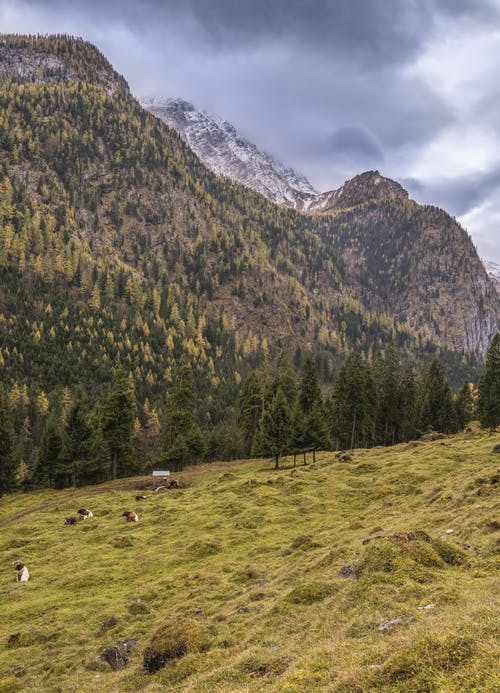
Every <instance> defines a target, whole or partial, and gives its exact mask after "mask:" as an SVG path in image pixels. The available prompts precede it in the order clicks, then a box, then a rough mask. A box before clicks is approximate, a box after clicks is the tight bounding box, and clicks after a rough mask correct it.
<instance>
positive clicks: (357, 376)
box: [330, 355, 376, 449]
mask: <svg viewBox="0 0 500 693" xmlns="http://www.w3.org/2000/svg"><path fill="white" fill-rule="evenodd" d="M375 403H376V392H375V382H374V380H373V376H372V373H371V370H370V368H369V367H368V366H367V365H366V363H365V362H364V361H363V360H362V359H361V357H360V356H359V355H355V356H349V357H348V358H347V359H346V360H345V361H344V362H343V364H342V366H341V367H340V370H339V373H338V375H337V378H336V380H335V383H334V386H333V392H332V400H331V413H330V416H331V433H332V438H333V440H334V441H335V443H336V445H337V447H339V448H341V449H347V448H356V447H363V446H368V445H372V444H373V442H374V436H375V432H374V428H375Z"/></svg>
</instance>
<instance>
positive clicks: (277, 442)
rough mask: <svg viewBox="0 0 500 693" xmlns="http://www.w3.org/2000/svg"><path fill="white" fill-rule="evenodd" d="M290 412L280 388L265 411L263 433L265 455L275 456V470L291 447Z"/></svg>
mask: <svg viewBox="0 0 500 693" xmlns="http://www.w3.org/2000/svg"><path fill="white" fill-rule="evenodd" d="M290 428H291V427H290V412H289V409H288V404H287V401H286V397H285V395H284V394H283V390H282V389H281V388H278V391H277V392H276V394H275V396H274V398H273V401H272V402H271V406H270V407H269V408H268V409H266V410H265V411H264V415H263V418H262V433H263V436H262V438H263V446H264V450H263V452H264V454H268V455H273V456H274V459H275V468H276V469H278V467H279V462H280V458H281V456H282V455H283V453H284V452H286V451H287V450H288V448H289V446H290V434H291V430H290Z"/></svg>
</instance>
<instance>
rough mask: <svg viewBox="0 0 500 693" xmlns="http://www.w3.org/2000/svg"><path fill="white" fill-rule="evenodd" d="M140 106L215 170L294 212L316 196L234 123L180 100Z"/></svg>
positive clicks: (152, 99)
mask: <svg viewBox="0 0 500 693" xmlns="http://www.w3.org/2000/svg"><path fill="white" fill-rule="evenodd" d="M141 104H142V105H143V106H144V108H147V109H148V110H149V111H150V112H151V113H153V114H154V115H155V116H157V117H158V118H160V119H161V120H163V122H164V123H167V125H170V126H171V127H173V128H174V129H175V130H177V132H178V133H179V134H180V136H181V137H182V139H183V140H184V141H185V142H186V143H187V144H188V145H189V147H190V148H191V149H192V150H193V151H194V152H195V154H196V155H197V156H199V157H200V159H201V160H202V161H203V163H204V164H206V165H207V166H208V167H209V168H210V169H212V171H214V172H215V173H217V174H219V175H223V176H227V177H228V178H230V179H231V180H234V181H237V182H238V183H241V184H242V185H245V186H247V187H248V188H251V189H252V190H256V191H257V192H259V193H261V195H264V197H267V199H268V200H271V201H272V202H276V203H278V204H284V205H287V206H288V207H293V208H295V209H303V208H306V207H307V206H308V205H309V203H310V202H311V201H312V200H314V199H315V198H316V196H317V194H318V193H317V191H316V190H314V188H313V187H312V185H311V184H310V183H309V181H308V180H307V179H306V178H305V177H304V176H301V175H299V174H297V173H296V172H295V171H293V170H292V169H290V168H286V167H285V166H283V164H281V163H279V162H278V161H276V160H275V159H273V158H272V157H270V156H269V155H268V154H265V153H264V152H261V151H260V150H259V149H257V147H256V146H255V145H254V144H252V143H251V142H249V141H248V140H247V139H245V138H244V137H243V136H242V135H240V134H239V133H238V132H237V131H236V129H235V128H234V126H233V125H231V123H228V122H227V121H226V120H220V119H218V118H215V117H213V116H211V115H209V114H208V113H205V112H204V111H198V110H196V109H195V107H194V106H193V105H192V104H190V103H188V102H187V101H184V100H183V99H178V98H166V99H163V98H158V97H150V98H142V99H141Z"/></svg>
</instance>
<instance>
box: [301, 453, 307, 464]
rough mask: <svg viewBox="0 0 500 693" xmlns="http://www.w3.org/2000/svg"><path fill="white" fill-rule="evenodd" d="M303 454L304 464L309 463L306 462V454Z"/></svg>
mask: <svg viewBox="0 0 500 693" xmlns="http://www.w3.org/2000/svg"><path fill="white" fill-rule="evenodd" d="M302 454H303V455H304V464H307V462H306V453H305V452H303V453H302Z"/></svg>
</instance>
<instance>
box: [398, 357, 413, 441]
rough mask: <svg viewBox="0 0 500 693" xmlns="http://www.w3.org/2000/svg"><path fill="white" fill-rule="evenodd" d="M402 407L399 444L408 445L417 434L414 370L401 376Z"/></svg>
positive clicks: (406, 371) (408, 370)
mask: <svg viewBox="0 0 500 693" xmlns="http://www.w3.org/2000/svg"><path fill="white" fill-rule="evenodd" d="M400 406H401V420H400V433H399V442H403V443H406V442H407V441H409V440H413V439H414V438H415V436H416V434H417V381H416V377H415V371H414V370H413V368H407V369H406V370H405V371H404V372H403V374H402V376H401V390H400Z"/></svg>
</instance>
